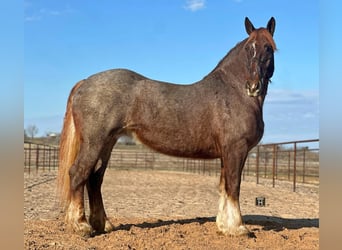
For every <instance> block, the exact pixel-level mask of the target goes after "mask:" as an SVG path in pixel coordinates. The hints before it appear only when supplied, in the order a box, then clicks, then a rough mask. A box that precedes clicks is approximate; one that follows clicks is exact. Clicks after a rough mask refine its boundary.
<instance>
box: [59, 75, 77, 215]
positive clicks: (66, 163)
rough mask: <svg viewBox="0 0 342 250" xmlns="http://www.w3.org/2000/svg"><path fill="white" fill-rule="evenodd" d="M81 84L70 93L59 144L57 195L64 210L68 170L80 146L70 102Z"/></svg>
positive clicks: (68, 201) (67, 192)
mask: <svg viewBox="0 0 342 250" xmlns="http://www.w3.org/2000/svg"><path fill="white" fill-rule="evenodd" d="M82 82H83V81H80V82H78V83H77V84H76V85H75V86H74V87H73V89H72V90H71V92H70V95H69V98H68V104H67V108H66V112H65V116H64V124H63V129H62V133H61V139H60V144H59V168H58V175H57V195H58V198H59V200H60V205H61V206H62V207H63V208H64V209H65V208H66V207H67V206H68V205H69V203H70V199H71V193H70V177H69V169H70V168H71V166H72V165H73V164H74V162H75V159H76V157H77V154H78V151H79V146H80V134H79V129H78V128H77V126H75V123H74V117H73V112H72V100H73V96H74V94H75V92H76V90H77V89H78V88H79V87H80V85H81V84H82Z"/></svg>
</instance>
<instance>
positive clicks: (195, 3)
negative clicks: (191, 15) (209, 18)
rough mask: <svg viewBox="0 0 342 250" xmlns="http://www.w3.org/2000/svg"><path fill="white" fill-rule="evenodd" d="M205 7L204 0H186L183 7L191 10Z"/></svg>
mask: <svg viewBox="0 0 342 250" xmlns="http://www.w3.org/2000/svg"><path fill="white" fill-rule="evenodd" d="M204 8H205V0H187V1H186V3H185V6H184V9H186V10H190V11H192V12H195V11H198V10H201V9H204Z"/></svg>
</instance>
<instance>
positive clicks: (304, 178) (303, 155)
mask: <svg viewBox="0 0 342 250" xmlns="http://www.w3.org/2000/svg"><path fill="white" fill-rule="evenodd" d="M305 150H306V148H305V147H304V150H303V183H305Z"/></svg>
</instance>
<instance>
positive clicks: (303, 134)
mask: <svg viewBox="0 0 342 250" xmlns="http://www.w3.org/2000/svg"><path fill="white" fill-rule="evenodd" d="M245 16H248V17H249V18H250V20H251V21H252V22H253V24H254V26H255V27H260V26H265V25H266V24H267V21H268V20H269V18H270V17H271V16H274V17H275V19H276V30H275V34H274V39H275V41H276V43H277V46H278V51H277V52H276V55H275V67H276V68H275V73H274V76H273V78H272V83H271V85H270V86H269V92H268V95H267V97H266V102H265V106H264V121H265V124H266V125H265V126H266V128H265V134H264V138H263V140H262V141H263V142H281V141H289V140H299V139H314V138H318V137H319V108H318V102H319V101H318V100H319V44H318V38H319V37H318V36H319V3H318V1H294V0H289V1H273V0H260V1H255V0H222V1H210V0H206V1H203V0H191V1H189V0H173V1H167V0H158V1H157V0H155V1H152V0H146V1H141V0H117V1H110V0H104V1H90V0H86V1H43V0H42V1H34V0H29V1H25V2H24V128H26V127H27V126H28V125H30V124H34V125H36V126H37V127H38V129H39V135H44V134H45V133H46V132H60V130H61V127H62V122H63V116H64V112H65V106H66V101H67V97H68V95H69V92H70V90H71V88H72V86H73V85H74V84H75V83H76V82H77V81H79V80H81V79H84V78H86V77H88V76H90V75H92V74H94V73H97V72H100V71H103V70H107V69H111V68H129V69H132V70H135V71H137V72H139V73H141V74H143V75H146V76H148V77H150V78H153V79H158V80H163V81H169V82H174V83H191V82H194V81H197V80H200V79H202V78H203V77H204V76H205V75H206V74H207V73H209V72H210V71H211V70H212V69H213V68H214V67H215V66H216V64H217V63H218V62H219V60H220V59H221V58H222V57H223V56H224V55H225V54H226V53H227V52H228V51H229V50H230V49H231V48H233V47H234V46H235V45H236V43H237V42H239V41H241V40H243V39H244V38H246V37H247V34H246V32H245V28H244V18H245Z"/></svg>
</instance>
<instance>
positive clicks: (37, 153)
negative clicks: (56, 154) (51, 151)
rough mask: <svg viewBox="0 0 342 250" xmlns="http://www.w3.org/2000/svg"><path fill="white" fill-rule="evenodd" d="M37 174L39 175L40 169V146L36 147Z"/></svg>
mask: <svg viewBox="0 0 342 250" xmlns="http://www.w3.org/2000/svg"><path fill="white" fill-rule="evenodd" d="M36 151H37V152H36V173H38V167H39V145H38V144H37V145H36Z"/></svg>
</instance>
